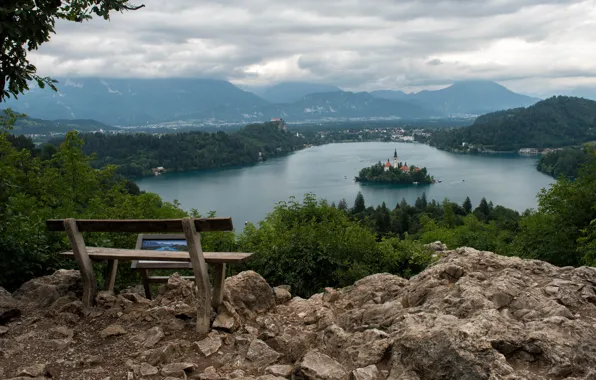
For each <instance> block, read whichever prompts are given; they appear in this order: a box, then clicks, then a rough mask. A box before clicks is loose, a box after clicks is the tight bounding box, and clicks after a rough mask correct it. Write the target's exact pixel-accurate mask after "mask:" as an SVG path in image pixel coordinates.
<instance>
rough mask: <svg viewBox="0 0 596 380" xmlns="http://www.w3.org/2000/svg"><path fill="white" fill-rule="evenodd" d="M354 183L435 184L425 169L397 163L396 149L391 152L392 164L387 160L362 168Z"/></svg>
mask: <svg viewBox="0 0 596 380" xmlns="http://www.w3.org/2000/svg"><path fill="white" fill-rule="evenodd" d="M355 180H356V182H369V183H393V184H413V185H418V184H426V183H433V182H435V181H434V179H433V178H432V177H431V176H430V175H429V174H428V173H427V171H426V168H422V169H421V168H419V167H417V166H413V165H412V166H408V165H407V164H406V163H401V162H399V157H398V156H397V149H395V151H394V152H393V164H392V163H391V160H390V159H387V162H386V163H385V164H383V163H381V161H379V163H378V164H376V165H373V166H371V167H368V168H363V169H362V170H360V173H359V174H358V176H357V177H356V178H355Z"/></svg>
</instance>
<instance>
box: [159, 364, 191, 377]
mask: <svg viewBox="0 0 596 380" xmlns="http://www.w3.org/2000/svg"><path fill="white" fill-rule="evenodd" d="M193 369H194V364H192V363H171V364H167V365H165V366H164V367H163V368H162V369H161V374H162V375H163V376H170V375H184V372H191V371H192V370H193Z"/></svg>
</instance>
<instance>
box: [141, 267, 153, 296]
mask: <svg viewBox="0 0 596 380" xmlns="http://www.w3.org/2000/svg"><path fill="white" fill-rule="evenodd" d="M139 274H140V275H141V280H142V281H143V289H145V297H146V298H147V299H152V298H153V294H151V283H150V282H149V271H148V270H147V269H141V270H139Z"/></svg>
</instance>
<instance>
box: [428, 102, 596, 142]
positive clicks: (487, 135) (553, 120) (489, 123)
mask: <svg viewBox="0 0 596 380" xmlns="http://www.w3.org/2000/svg"><path fill="white" fill-rule="evenodd" d="M595 139H596V101H593V100H587V99H583V98H574V97H567V96H556V97H552V98H549V99H546V100H543V101H541V102H538V103H536V104H535V105H533V106H531V107H528V108H516V109H510V110H506V111H499V112H493V113H489V114H486V115H483V116H480V117H479V118H477V119H476V121H475V122H474V124H473V125H471V126H469V127H463V128H459V129H453V130H450V131H443V132H438V133H436V134H434V135H433V136H432V138H431V141H430V142H431V145H435V146H437V147H439V148H443V149H458V150H462V149H465V148H462V143H464V142H465V143H467V144H468V146H473V147H476V148H478V149H481V150H482V149H488V150H496V151H512V150H518V149H520V148H539V149H543V148H556V147H562V146H567V145H573V144H578V143H582V142H586V141H590V140H595Z"/></svg>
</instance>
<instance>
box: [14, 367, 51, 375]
mask: <svg viewBox="0 0 596 380" xmlns="http://www.w3.org/2000/svg"><path fill="white" fill-rule="evenodd" d="M46 372H47V371H46V365H45V364H34V365H30V366H28V367H25V368H21V369H20V370H19V374H18V376H29V377H43V376H44V375H45V374H46Z"/></svg>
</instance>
